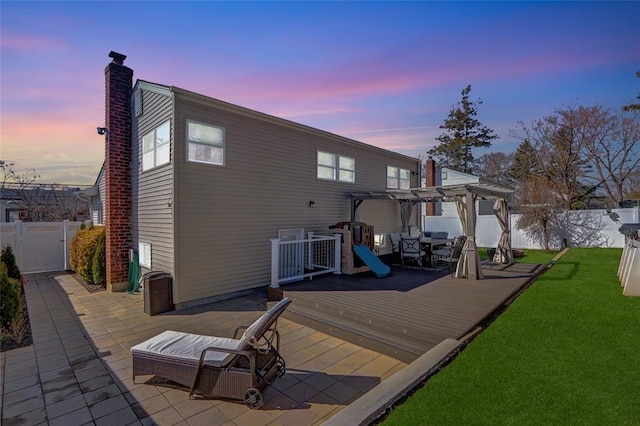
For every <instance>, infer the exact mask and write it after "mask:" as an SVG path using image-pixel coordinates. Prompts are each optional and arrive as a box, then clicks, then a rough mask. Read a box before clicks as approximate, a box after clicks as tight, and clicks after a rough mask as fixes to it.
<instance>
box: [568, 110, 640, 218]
mask: <svg viewBox="0 0 640 426" xmlns="http://www.w3.org/2000/svg"><path fill="white" fill-rule="evenodd" d="M575 116H576V119H577V121H578V129H579V130H580V133H579V137H580V138H581V139H582V144H581V145H582V148H583V150H584V156H585V157H586V158H588V161H589V164H590V165H591V168H592V171H593V174H592V176H590V177H591V180H592V181H597V183H596V184H597V185H598V186H600V187H602V188H603V189H604V190H605V192H606V196H607V199H608V204H609V205H610V206H611V207H615V206H617V205H618V203H619V202H620V201H623V200H624V199H625V198H627V193H628V191H629V189H631V188H630V186H629V183H630V182H629V180H630V179H631V178H632V177H633V176H634V175H633V174H634V172H636V171H637V169H638V167H640V110H639V111H629V112H620V113H616V112H614V111H613V110H610V109H604V108H602V107H600V106H594V107H589V108H582V107H581V108H578V109H577V110H576V111H575Z"/></svg>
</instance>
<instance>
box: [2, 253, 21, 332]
mask: <svg viewBox="0 0 640 426" xmlns="http://www.w3.org/2000/svg"><path fill="white" fill-rule="evenodd" d="M20 308H21V306H20V283H19V282H18V281H17V280H15V279H13V278H10V277H9V274H8V273H7V265H5V264H4V262H0V326H1V327H2V328H3V329H10V328H11V325H12V324H13V322H14V321H15V320H16V318H17V317H18V315H19V314H20Z"/></svg>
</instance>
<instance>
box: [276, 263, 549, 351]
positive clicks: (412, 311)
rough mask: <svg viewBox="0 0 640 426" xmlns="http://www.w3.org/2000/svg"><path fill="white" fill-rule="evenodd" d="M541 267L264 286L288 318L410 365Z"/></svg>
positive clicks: (396, 273)
mask: <svg viewBox="0 0 640 426" xmlns="http://www.w3.org/2000/svg"><path fill="white" fill-rule="evenodd" d="M543 270H544V267H543V266H541V265H533V264H522V263H520V264H514V265H511V266H507V267H505V266H503V265H491V264H483V271H484V275H485V279H484V280H478V281H471V280H467V279H462V278H453V277H451V276H450V275H449V274H448V273H447V271H439V272H438V271H434V270H415V269H402V268H398V267H392V272H391V275H390V276H388V277H387V278H376V277H375V275H373V274H372V273H363V274H358V275H326V276H323V277H321V278H315V279H313V280H311V281H302V282H297V283H292V284H289V285H286V286H283V287H281V288H280V289H275V291H274V289H270V297H272V298H280V297H284V296H286V297H289V298H291V299H292V300H293V303H292V304H291V305H290V306H289V308H288V310H287V311H286V312H285V317H288V318H289V319H292V320H294V321H296V322H299V323H301V324H305V325H308V326H310V327H312V328H315V329H317V330H319V331H322V332H325V333H328V334H330V335H334V336H336V337H340V338H342V339H345V340H347V341H350V342H353V343H356V344H359V345H361V346H364V347H368V348H370V349H374V350H376V351H379V352H382V353H385V354H387V355H390V356H393V357H395V358H397V359H400V360H402V361H405V362H411V361H413V360H414V359H416V358H417V357H419V356H420V355H422V354H423V353H425V352H426V351H428V350H429V349H431V348H433V347H434V346H435V345H437V344H438V343H440V342H441V341H443V340H444V339H445V338H453V339H459V338H461V337H463V336H465V335H467V334H468V333H469V332H471V331H472V330H474V329H475V328H476V327H477V326H478V324H480V323H482V322H483V320H485V319H486V318H487V317H488V316H489V315H491V314H492V313H493V312H494V311H496V310H497V309H498V308H500V307H501V306H502V305H504V304H505V303H506V302H508V301H509V300H510V299H512V298H513V297H515V296H516V295H517V294H519V292H520V291H521V290H522V289H523V287H525V286H526V285H527V284H528V283H530V282H531V281H532V280H533V279H534V278H535V277H536V276H537V275H538V274H539V273H541V272H542V271H543Z"/></svg>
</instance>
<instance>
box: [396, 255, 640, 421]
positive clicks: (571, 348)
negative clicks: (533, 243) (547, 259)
mask: <svg viewBox="0 0 640 426" xmlns="http://www.w3.org/2000/svg"><path fill="white" fill-rule="evenodd" d="M538 255H542V254H535V255H533V254H532V256H531V257H529V259H527V257H528V256H529V254H527V257H525V258H523V259H522V260H523V261H532V259H533V258H534V257H535V256H538ZM548 255H551V254H548ZM620 255H621V250H620V249H599V248H593V249H571V250H569V252H568V253H566V254H565V255H564V256H563V257H562V258H561V259H560V260H559V261H558V262H557V263H556V264H555V265H554V266H553V268H551V269H550V270H549V271H547V272H546V273H545V274H544V275H543V276H541V277H540V278H538V280H537V281H536V282H535V283H534V284H533V285H532V286H531V287H530V288H529V289H527V290H526V291H525V292H524V293H523V294H522V295H521V296H520V297H519V298H518V299H516V301H515V302H514V303H513V304H512V305H511V306H510V307H509V309H507V311H506V312H505V313H504V314H502V315H501V316H500V317H499V318H498V319H497V320H496V321H495V322H494V323H493V324H492V325H491V326H490V327H489V328H488V329H487V330H486V331H485V332H484V333H482V334H480V335H479V336H478V337H477V338H476V339H475V340H474V341H473V342H472V343H471V344H470V345H469V346H468V347H467V348H466V349H465V350H464V351H463V352H462V353H461V354H460V355H459V356H458V357H457V358H456V359H455V360H454V361H453V362H452V363H451V364H450V365H448V366H447V367H446V368H444V369H443V370H442V371H440V372H439V373H438V374H436V375H435V376H434V377H432V378H431V379H430V380H429V381H428V382H427V383H426V385H425V386H424V387H423V388H422V389H420V390H418V391H417V392H416V393H415V394H413V395H412V396H411V397H409V398H408V399H407V400H406V401H405V402H404V403H403V404H401V405H399V406H398V407H397V408H395V409H394V410H393V411H392V412H391V414H390V415H389V417H388V418H387V419H386V421H385V422H384V424H385V425H402V426H406V425H458V424H461V425H474V424H477V425H480V424H513V425H522V424H531V425H533V424H536V425H538V424H545V425H558V424H570V425H631V424H633V425H636V424H640V399H639V395H640V298H631V297H625V296H623V295H622V288H621V286H620V282H619V280H618V278H617V276H616V272H617V268H618V263H619V260H620ZM551 257H553V256H551Z"/></svg>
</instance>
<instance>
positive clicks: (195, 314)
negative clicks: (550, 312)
mask: <svg viewBox="0 0 640 426" xmlns="http://www.w3.org/2000/svg"><path fill="white" fill-rule="evenodd" d="M25 278H26V283H25V292H26V295H27V304H28V308H29V318H30V321H31V327H32V332H33V340H34V344H33V345H32V346H30V347H26V348H20V349H15V350H12V351H8V352H4V353H1V354H0V366H1V367H2V368H0V373H1V376H0V394H1V395H2V401H1V404H0V406H1V407H2V424H3V425H6V426H9V425H23V424H24V425H39V424H50V425H82V424H96V425H127V424H145V425H151V424H158V425H174V424H179V425H234V424H237V425H314V424H320V423H322V422H324V421H325V420H327V419H328V418H330V417H331V416H332V415H334V414H335V413H337V412H338V411H340V410H341V409H342V408H343V407H345V406H346V405H348V404H349V403H351V402H353V401H355V400H356V399H358V398H359V397H360V396H362V395H363V394H365V393H366V392H367V391H369V390H371V389H372V388H374V387H375V386H376V385H378V384H379V383H380V382H381V381H383V380H385V379H387V378H388V377H390V376H392V375H393V374H394V373H396V372H398V371H400V370H401V369H403V368H404V367H405V366H406V364H404V363H402V362H400V361H398V360H396V359H394V358H391V357H388V356H386V355H382V354H379V353H377V352H373V351H371V350H368V349H364V348H362V347H359V346H357V345H354V344H352V343H349V342H345V341H343V340H340V339H337V338H335V337H331V336H328V335H326V334H324V333H320V332H317V331H315V330H313V329H310V328H308V327H305V326H301V325H299V324H296V323H294V322H291V321H288V320H286V319H281V320H280V322H279V325H280V326H279V329H280V333H281V342H282V345H281V353H282V354H283V355H284V358H285V360H286V362H287V374H285V376H284V377H282V378H281V379H279V380H277V381H276V382H275V383H274V385H273V386H270V387H268V388H267V389H266V390H265V392H264V398H265V405H264V407H263V408H262V409H260V410H250V409H248V408H247V407H246V406H245V405H244V404H243V403H242V402H240V401H224V400H215V399H203V398H198V399H194V400H190V399H188V392H186V391H185V390H183V389H181V388H175V387H170V386H161V385H159V381H158V380H156V379H153V378H151V377H138V378H136V383H134V382H133V381H132V378H131V372H132V369H131V356H130V353H129V348H130V347H131V346H133V345H135V344H137V343H139V342H142V341H144V340H146V339H148V338H149V337H152V336H154V335H156V334H158V333H160V332H162V331H164V330H167V329H171V330H176V331H184V332H191V333H199V334H208V335H216V336H223V337H231V335H232V334H233V331H234V330H235V328H236V327H237V326H238V325H242V324H250V323H251V322H253V321H254V320H255V319H256V318H258V317H259V316H260V315H261V314H262V313H263V312H264V311H265V310H266V299H265V298H264V297H259V296H257V295H252V296H246V297H240V298H235V299H231V300H227V301H222V302H217V303H213V304H208V305H204V306H199V307H195V308H191V309H187V310H182V311H178V312H171V313H166V314H162V315H156V316H149V315H147V314H145V313H144V312H143V300H142V296H141V295H129V294H126V293H108V292H104V291H103V292H97V293H93V294H90V293H88V292H87V291H86V290H85V289H84V288H83V287H82V286H81V285H79V284H78V283H77V282H76V281H75V279H74V278H73V277H72V276H70V275H68V274H66V273H64V272H60V273H44V274H30V275H27V276H26V277H25ZM145 382H148V383H151V384H145ZM154 383H155V384H154Z"/></svg>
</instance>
